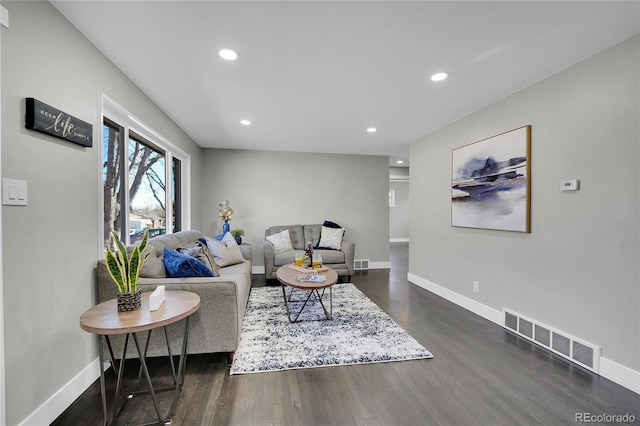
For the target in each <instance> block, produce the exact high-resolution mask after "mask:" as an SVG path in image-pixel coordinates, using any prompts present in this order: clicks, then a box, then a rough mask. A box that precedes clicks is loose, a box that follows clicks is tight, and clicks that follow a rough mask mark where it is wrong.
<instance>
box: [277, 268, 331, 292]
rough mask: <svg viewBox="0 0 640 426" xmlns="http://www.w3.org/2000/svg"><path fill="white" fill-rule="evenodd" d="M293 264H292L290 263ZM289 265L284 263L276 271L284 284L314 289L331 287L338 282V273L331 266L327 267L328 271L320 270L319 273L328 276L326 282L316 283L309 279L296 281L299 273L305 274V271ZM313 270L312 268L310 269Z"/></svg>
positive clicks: (279, 279)
mask: <svg viewBox="0 0 640 426" xmlns="http://www.w3.org/2000/svg"><path fill="white" fill-rule="evenodd" d="M289 265H292V264H289ZM289 265H284V266H281V267H280V268H278V270H277V271H276V278H278V281H280V282H281V283H282V284H284V285H286V286H289V287H294V288H301V289H305V290H313V289H323V288H327V287H331V286H332V285H334V284H335V283H337V282H338V273H337V272H336V271H334V270H333V269H331V268H328V267H326V271H322V272H318V275H323V276H325V277H327V279H326V280H325V281H324V282H321V283H314V282H308V281H296V277H297V276H298V275H302V274H304V272H300V271H299V270H296V269H293V268H290V267H289ZM309 272H311V270H309Z"/></svg>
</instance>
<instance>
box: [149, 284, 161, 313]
mask: <svg viewBox="0 0 640 426" xmlns="http://www.w3.org/2000/svg"><path fill="white" fill-rule="evenodd" d="M164 298H165V296H164V286H163V285H159V286H158V287H156V289H155V290H153V293H151V294H150V295H149V310H150V311H157V310H158V309H160V306H161V305H162V304H163V303H164Z"/></svg>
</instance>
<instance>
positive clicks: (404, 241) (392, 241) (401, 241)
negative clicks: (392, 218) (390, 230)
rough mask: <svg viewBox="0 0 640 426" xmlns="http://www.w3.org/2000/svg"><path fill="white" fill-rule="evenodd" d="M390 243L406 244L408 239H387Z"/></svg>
mask: <svg viewBox="0 0 640 426" xmlns="http://www.w3.org/2000/svg"><path fill="white" fill-rule="evenodd" d="M389 242H390V243H408V242H409V238H389Z"/></svg>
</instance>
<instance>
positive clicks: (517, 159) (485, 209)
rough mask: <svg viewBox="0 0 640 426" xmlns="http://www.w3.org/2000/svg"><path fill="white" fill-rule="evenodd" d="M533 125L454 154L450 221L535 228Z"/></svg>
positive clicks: (471, 225)
mask: <svg viewBox="0 0 640 426" xmlns="http://www.w3.org/2000/svg"><path fill="white" fill-rule="evenodd" d="M530 160H531V126H530V125H527V126H523V127H520V128H517V129H514V130H510V131H508V132H505V133H501V134H499V135H496V136H492V137H490V138H487V139H483V140H481V141H478V142H474V143H471V144H469V145H465V146H462V147H460V148H455V149H453V151H452V155H451V170H452V173H451V176H452V179H451V226H455V227H465V228H479V229H492V230H501V231H515V232H525V233H530V232H531V217H530V216H531V161H530Z"/></svg>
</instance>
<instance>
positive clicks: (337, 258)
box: [313, 249, 345, 266]
mask: <svg viewBox="0 0 640 426" xmlns="http://www.w3.org/2000/svg"><path fill="white" fill-rule="evenodd" d="M313 253H314V254H316V253H318V254H320V255H321V256H322V263H323V264H325V265H327V266H331V265H333V264H338V263H340V264H342V263H345V256H344V252H342V251H340V250H324V249H315V250H313Z"/></svg>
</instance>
